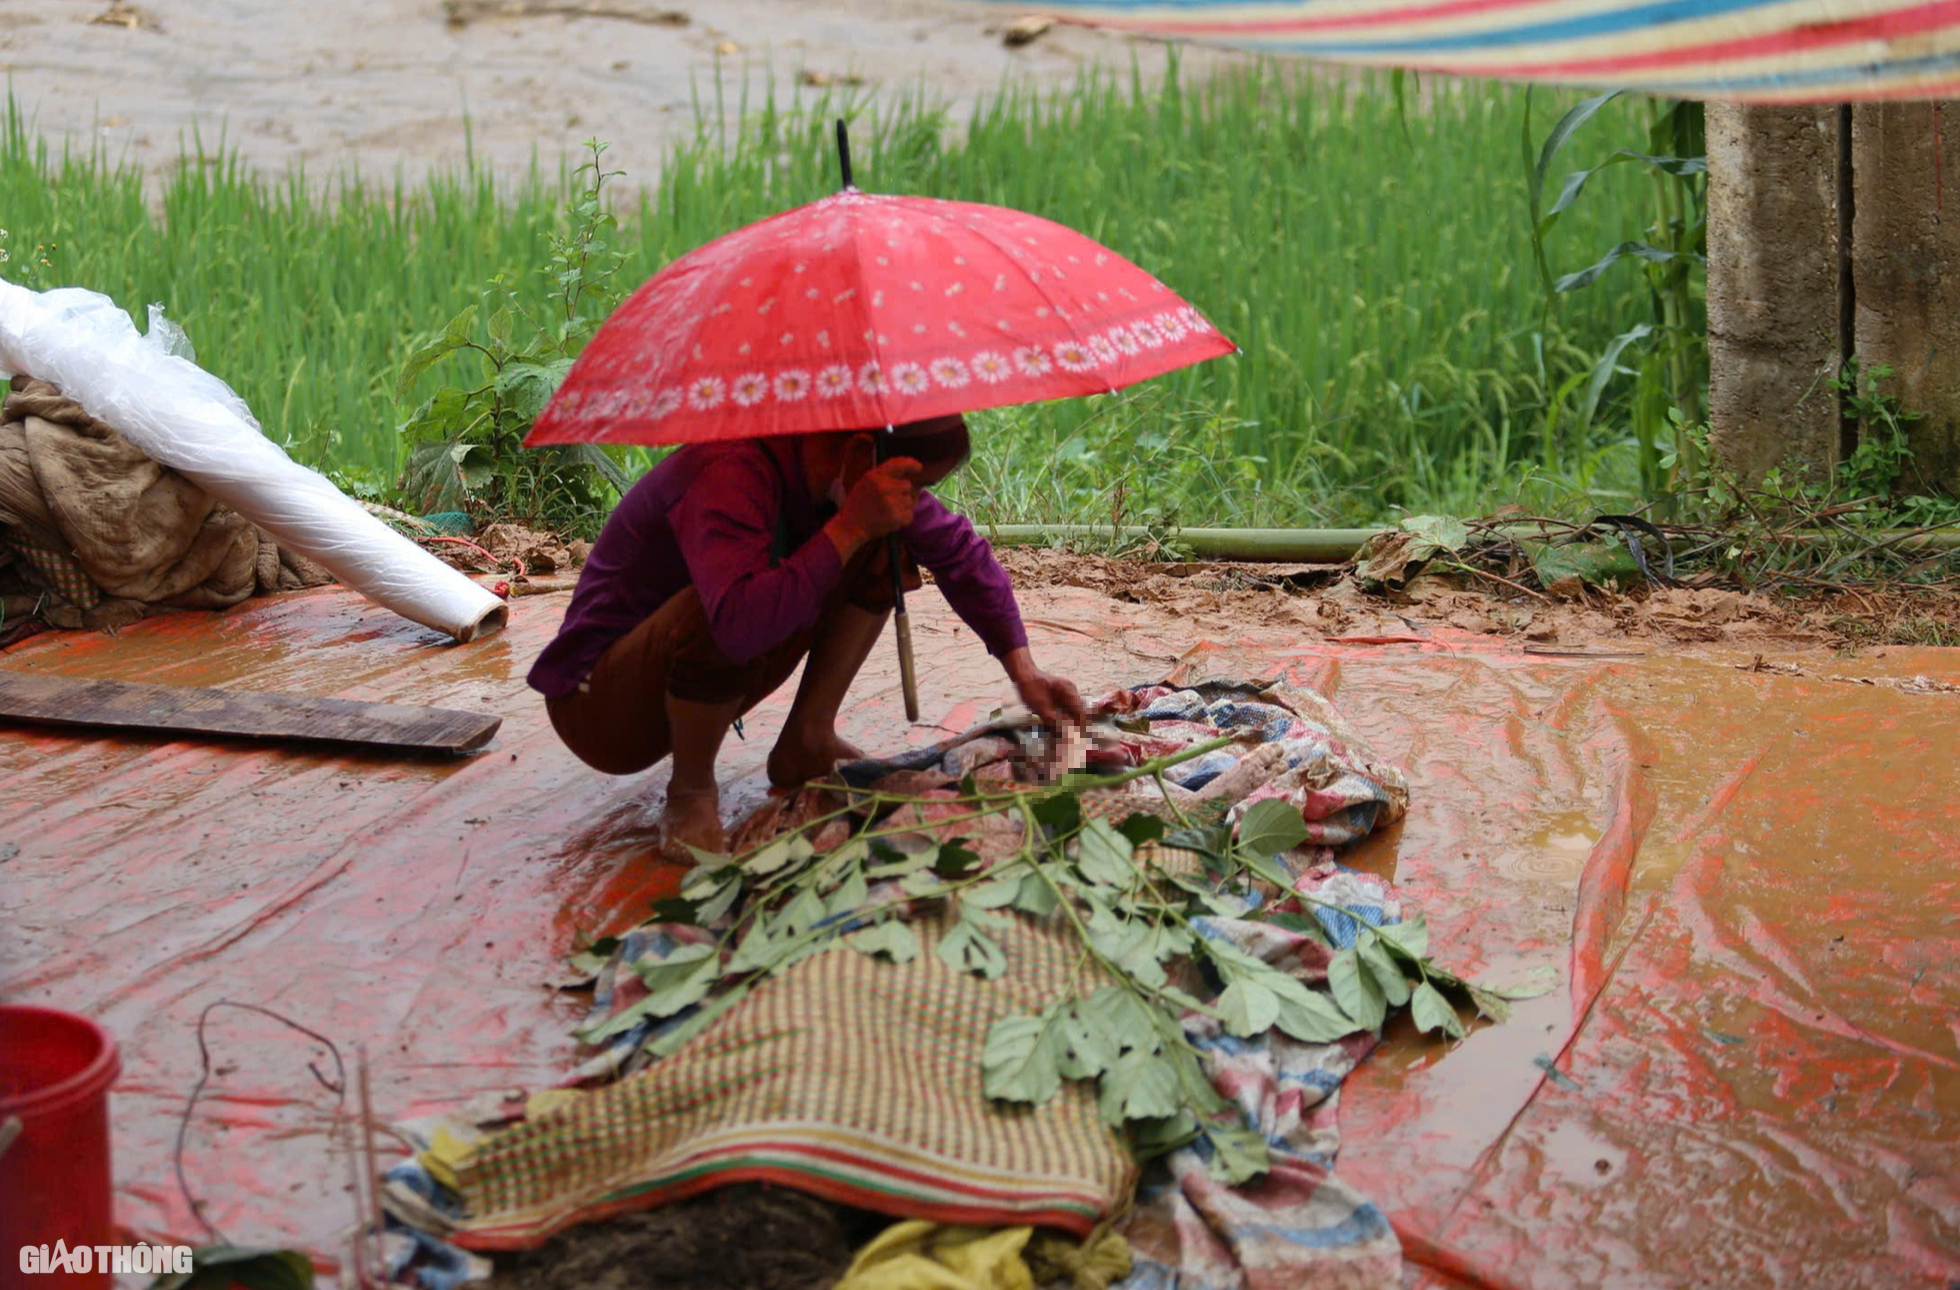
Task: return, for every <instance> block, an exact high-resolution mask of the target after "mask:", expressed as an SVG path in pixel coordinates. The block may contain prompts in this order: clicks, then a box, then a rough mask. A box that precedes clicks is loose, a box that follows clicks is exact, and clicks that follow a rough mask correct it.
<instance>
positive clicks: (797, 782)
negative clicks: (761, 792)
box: [769, 730, 864, 788]
mask: <svg viewBox="0 0 1960 1290" xmlns="http://www.w3.org/2000/svg"><path fill="white" fill-rule="evenodd" d="M862 756H864V750H863V749H861V748H859V747H858V746H857V745H856V744H853V743H851V742H850V741H849V740H847V739H843V738H841V737H839V736H838V734H837V732H836V731H835V730H830V731H826V732H825V733H824V735H823V736H822V737H821V738H817V739H801V738H797V737H796V736H793V735H792V734H791V733H790V732H789V731H787V730H785V731H783V733H782V735H781V736H780V737H779V738H778V739H777V740H776V746H775V747H774V748H773V749H771V750H770V752H769V782H770V783H771V784H772V785H774V786H775V787H777V788H801V787H803V785H805V784H807V783H809V782H810V781H811V780H813V779H822V778H824V776H826V775H828V774H830V772H831V771H832V770H834V769H836V766H837V763H838V762H840V761H856V760H857V759H858V758H860V757H862Z"/></svg>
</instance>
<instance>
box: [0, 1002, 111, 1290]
mask: <svg viewBox="0 0 1960 1290" xmlns="http://www.w3.org/2000/svg"><path fill="white" fill-rule="evenodd" d="M121 1069H122V1063H121V1061H120V1060H119V1059H118V1057H117V1055H116V1041H115V1040H113V1039H111V1038H110V1037H109V1035H108V1032H107V1031H105V1030H103V1029H102V1027H100V1026H98V1025H96V1024H95V1023H94V1022H92V1021H89V1020H88V1019H87V1018H84V1017H77V1016H74V1015H73V1014H71V1013H66V1012H56V1011H55V1010H54V1009H52V1008H27V1007H16V1006H13V1005H4V1004H0V1125H4V1124H5V1123H6V1122H7V1121H8V1120H9V1119H12V1118H14V1117H18V1118H19V1119H20V1122H21V1128H20V1133H19V1136H17V1137H16V1138H14V1141H13V1145H12V1146H9V1147H8V1148H7V1149H6V1152H5V1153H4V1154H0V1286H4V1287H11V1286H22V1287H26V1286H30V1285H31V1286H33V1287H35V1290H56V1288H57V1287H71V1286H73V1287H80V1286H88V1287H90V1288H91V1290H93V1288H94V1287H97V1286H106V1285H108V1284H110V1276H109V1274H108V1272H107V1271H106V1270H104V1269H102V1268H100V1267H99V1266H96V1264H97V1262H98V1261H97V1260H95V1259H94V1258H92V1257H91V1259H90V1260H89V1262H90V1265H91V1266H90V1268H89V1271H88V1272H87V1273H85V1274H78V1273H65V1274H63V1273H57V1274H55V1275H52V1276H47V1275H42V1276H30V1275H28V1274H26V1273H24V1272H23V1271H22V1270H21V1267H22V1259H21V1255H20V1251H21V1248H22V1247H23V1246H29V1245H37V1246H38V1245H47V1246H52V1245H53V1244H54V1243H55V1242H56V1241H65V1242H67V1243H68V1247H69V1248H70V1249H73V1248H74V1247H75V1246H77V1245H86V1246H95V1245H110V1244H114V1243H115V1242H116V1240H117V1237H116V1233H115V1219H114V1217H113V1214H112V1212H111V1206H110V1175H109V1086H110V1085H111V1084H113V1083H115V1082H116V1074H117V1072H118V1071H120V1070H121Z"/></svg>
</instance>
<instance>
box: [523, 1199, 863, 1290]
mask: <svg viewBox="0 0 1960 1290" xmlns="http://www.w3.org/2000/svg"><path fill="white" fill-rule="evenodd" d="M890 1222H891V1219H889V1218H887V1217H884V1216H882V1215H878V1214H867V1213H865V1212H863V1211H861V1210H855V1209H849V1208H846V1207H845V1206H842V1205H833V1204H831V1203H830V1202H829V1201H826V1200H820V1199H818V1198H817V1197H815V1196H809V1195H805V1194H804V1193H802V1192H799V1191H791V1190H789V1189H788V1188H784V1187H770V1186H766V1185H762V1184H753V1183H750V1184H741V1185H738V1186H733V1187H723V1188H719V1189H717V1190H715V1191H711V1192H707V1193H706V1194H704V1195H701V1196H696V1197H694V1198H692V1199H690V1200H684V1201H680V1202H677V1203H676V1204H673V1205H668V1206H665V1207H663V1208H660V1209H656V1210H648V1211H643V1212H641V1213H638V1214H628V1215H625V1216H624V1217H621V1218H616V1219H612V1220H609V1221H607V1222H604V1223H591V1224H588V1225H586V1226H584V1227H579V1228H574V1229H573V1230H571V1231H569V1232H565V1233H562V1234H561V1235H559V1236H556V1237H554V1238H552V1239H551V1240H550V1241H549V1242H547V1243H546V1244H545V1245H543V1246H542V1247H540V1248H538V1249H536V1250H526V1251H523V1252H521V1253H517V1254H506V1255H499V1256H498V1257H497V1259H496V1269H497V1270H496V1274H495V1275H494V1276H493V1277H492V1278H491V1279H490V1281H489V1282H488V1283H487V1285H486V1290H818V1288H819V1287H822V1286H828V1285H830V1284H831V1283H832V1282H834V1281H836V1280H837V1278H838V1277H839V1276H841V1275H842V1274H843V1272H844V1270H845V1269H846V1268H847V1267H849V1266H850V1263H851V1256H852V1255H853V1254H854V1253H855V1252H856V1250H857V1247H858V1246H860V1245H862V1244H864V1243H865V1242H866V1241H869V1240H870V1239H871V1238H872V1237H873V1236H876V1235H877V1234H878V1233H879V1232H880V1231H881V1230H883V1228H885V1227H886V1226H887V1225H888V1224H889V1223H890Z"/></svg>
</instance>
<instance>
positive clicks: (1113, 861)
mask: <svg viewBox="0 0 1960 1290" xmlns="http://www.w3.org/2000/svg"><path fill="white" fill-rule="evenodd" d="M1075 846H1076V853H1075V867H1076V868H1077V869H1079V870H1081V871H1082V876H1083V877H1084V878H1086V879H1088V880H1089V881H1090V882H1092V883H1095V884H1097V885H1098V886H1102V887H1128V886H1130V885H1131V883H1132V882H1134V881H1135V877H1136V869H1135V868H1134V866H1132V865H1131V863H1130V851H1131V848H1130V840H1129V839H1128V838H1126V837H1124V836H1123V835H1122V834H1121V833H1118V832H1117V831H1116V830H1115V829H1114V828H1112V827H1110V823H1109V821H1108V820H1104V819H1093V820H1090V821H1089V822H1088V823H1087V824H1085V825H1083V826H1082V832H1081V833H1080V834H1078V835H1077V836H1076V842H1075Z"/></svg>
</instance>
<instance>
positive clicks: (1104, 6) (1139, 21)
mask: <svg viewBox="0 0 1960 1290" xmlns="http://www.w3.org/2000/svg"><path fill="white" fill-rule="evenodd" d="M995 3H998V4H1012V5H1013V6H1014V7H1015V8H1016V9H1021V8H1024V7H1025V0H995ZM1041 7H1042V11H1043V12H1044V13H1049V14H1053V15H1056V16H1058V17H1064V18H1067V19H1070V20H1072V21H1076V22H1082V23H1088V24H1091V25H1094V26H1099V27H1113V28H1116V29H1118V30H1122V31H1132V32H1142V33H1148V34H1150V35H1153V36H1167V37H1178V36H1183V37H1188V38H1191V39H1194V40H1204V41H1210V42H1217V43H1220V44H1227V45H1236V46H1240V47H1242V48H1249V49H1260V50H1266V51H1270V52H1273V53H1285V54H1299V55H1304V56H1306V57H1309V58H1320V59H1326V60H1328V61H1329V62H1336V63H1358V64H1362V65H1365V66H1373V67H1413V68H1417V69H1420V70H1423V71H1437V72H1451V73H1455V74H1456V75H1459V76H1492V77H1498V78H1501V79H1503V80H1510V81H1547V82H1551V83H1553V84H1559V85H1586V86H1596V87H1610V88H1617V89H1639V90H1646V91H1648V92H1649V93H1653V94H1660V95H1664V96H1666V97H1669V98H1681V99H1724V100H1735V101H1741V102H1755V103H1840V102H1845V101H1847V100H1852V99H1861V100H1863V99H1910V98H1922V99H1932V98H1947V97H1950V96H1952V95H1953V94H1954V93H1955V92H1956V91H1960V5H1954V4H1951V3H1945V2H1943V0H1941V2H1936V3H1930V4H1929V3H1925V0H1657V2H1649V3H1633V4H1629V3H1626V0H1044V3H1043V5H1042V6H1041Z"/></svg>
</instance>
